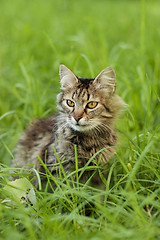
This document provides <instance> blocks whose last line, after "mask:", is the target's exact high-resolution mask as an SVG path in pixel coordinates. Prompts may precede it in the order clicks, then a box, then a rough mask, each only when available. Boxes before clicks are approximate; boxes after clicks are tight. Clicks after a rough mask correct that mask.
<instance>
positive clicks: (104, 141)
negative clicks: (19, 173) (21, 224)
mask: <svg viewBox="0 0 160 240" xmlns="http://www.w3.org/2000/svg"><path fill="white" fill-rule="evenodd" d="M60 79H61V92H60V93H59V94H58V95H57V108H58V113H57V114H56V115H53V116H52V117H49V118H46V119H36V120H35V121H33V122H32V123H31V124H30V126H29V128H28V129H27V130H26V131H25V133H24V134H23V135H22V137H21V138H20V141H19V144H18V146H17V148H16V153H15V161H14V163H13V165H12V167H20V168H21V167H25V168H35V169H36V170H37V171H40V172H45V170H44V167H43V166H42V165H43V164H41V163H40V161H39V159H38V157H37V156H39V157H40V158H41V159H42V160H43V162H45V164H46V166H47V167H48V169H49V170H50V171H51V172H52V174H53V175H54V174H56V173H57V169H58V168H59V166H60V165H59V164H58V161H57V160H56V159H57V156H58V158H59V159H60V160H61V162H62V166H63V168H64V170H65V172H66V173H69V172H72V171H74V170H75V145H76V147H77V155H78V167H79V168H80V167H83V166H85V164H86V163H87V162H88V161H89V160H90V159H91V157H93V155H95V157H94V161H97V162H98V161H100V163H105V162H107V161H109V159H110V158H111V157H112V155H113V154H114V152H115V149H116V145H117V134H116V131H115V128H114V122H115V119H116V118H117V116H118V115H119V113H120V111H121V108H122V107H123V106H124V102H123V100H122V99H121V98H120V96H118V95H117V94H116V75H115V72H114V70H113V68H111V67H107V68H105V69H104V70H103V71H101V72H100V73H99V75H98V76H97V77H96V78H81V77H77V76H76V75H75V74H74V73H73V72H72V71H71V70H69V69H68V68H67V67H66V66H65V65H60ZM53 148H55V149H56V152H55V151H54V150H53ZM98 151H99V153H97V152H98ZM96 153H97V155H96ZM56 155H57V156H56ZM94 161H91V162H90V165H92V164H93V165H94Z"/></svg>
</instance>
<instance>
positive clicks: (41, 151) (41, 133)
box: [13, 115, 56, 170]
mask: <svg viewBox="0 0 160 240" xmlns="http://www.w3.org/2000/svg"><path fill="white" fill-rule="evenodd" d="M55 132H56V115H55V116H52V117H50V118H39V119H36V120H34V121H33V122H32V123H31V124H30V126H29V127H28V128H27V130H26V131H25V132H24V134H23V135H22V137H21V138H20V140H19V144H18V146H17V148H16V150H15V161H14V163H13V166H18V167H23V166H25V165H30V164H32V165H33V167H36V168H38V170H39V167H38V166H39V162H38V159H37V156H39V157H40V158H42V159H44V157H45V151H46V149H47V147H48V146H49V145H50V144H51V143H52V142H54V138H55ZM29 168H30V167H29Z"/></svg>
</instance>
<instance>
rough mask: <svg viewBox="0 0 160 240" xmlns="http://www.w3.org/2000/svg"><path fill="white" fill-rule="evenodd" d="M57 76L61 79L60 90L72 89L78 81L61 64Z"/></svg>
mask: <svg viewBox="0 0 160 240" xmlns="http://www.w3.org/2000/svg"><path fill="white" fill-rule="evenodd" d="M59 75H60V79H61V89H62V90H67V89H70V88H73V87H74V86H75V85H76V84H77V83H78V79H77V78H76V76H75V75H74V73H73V72H72V71H71V70H70V69H68V68H67V67H66V66H65V65H63V64H61V65H60V67H59Z"/></svg>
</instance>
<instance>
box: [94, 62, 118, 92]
mask: <svg viewBox="0 0 160 240" xmlns="http://www.w3.org/2000/svg"><path fill="white" fill-rule="evenodd" d="M94 83H95V84H96V88H97V89H106V90H107V91H108V92H109V94H110V95H113V94H114V92H115V90H116V74H115V72H114V69H113V68H112V67H107V68H105V69H104V70H103V71H101V72H100V74H99V75H98V76H97V77H96V78H95V80H94Z"/></svg>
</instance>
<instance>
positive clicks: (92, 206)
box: [0, 0, 160, 240]
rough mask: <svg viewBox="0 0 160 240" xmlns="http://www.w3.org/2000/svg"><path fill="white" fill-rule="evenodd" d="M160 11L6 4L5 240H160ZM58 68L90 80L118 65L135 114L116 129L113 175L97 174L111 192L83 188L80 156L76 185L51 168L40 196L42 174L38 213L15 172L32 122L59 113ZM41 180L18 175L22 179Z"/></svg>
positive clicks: (1, 141)
mask: <svg viewBox="0 0 160 240" xmlns="http://www.w3.org/2000/svg"><path fill="white" fill-rule="evenodd" d="M159 11H160V6H159V1H156V0H153V1H147V0H141V1H125V0H123V1H103V0H100V1H95V0H92V1H91V0H88V1H84V0H82V1H79V2H78V1H72V0H68V1H66V0H59V1H51V0H47V1H42V0H35V1H32V2H30V1H29V2H25V1H20V0H15V1H14V2H13V3H10V1H4V0H2V1H1V13H2V14H1V15H0V29H1V32H0V55H1V57H0V156H1V159H0V162H1V167H0V184H1V189H0V191H1V195H0V238H1V239H13V238H16V239H65V240H66V239H71V238H72V239H93V240H95V239H109V240H110V239H111V240H112V239H136V240H137V239H145V240H149V239H151V240H153V239H159V236H160V230H159V229H160V199H159V197H160V190H159V189H160V152H159V148H160V144H159V139H160V131H159V127H160V122H159V119H160V104H159V101H160V81H159V80H160V79H159V66H160V57H159V39H160V31H159V21H160V17H159ZM60 63H64V64H66V65H67V66H68V67H69V68H71V69H72V70H73V71H74V72H75V73H76V74H77V75H81V76H82V77H83V76H85V77H94V76H96V75H97V74H98V73H99V72H100V71H101V70H102V69H103V68H105V67H107V66H108V65H111V66H113V67H114V68H115V70H116V75H117V91H118V93H119V95H120V96H122V98H123V99H124V101H125V102H126V103H127V104H128V108H127V110H126V111H125V113H124V114H123V116H122V117H121V119H120V120H119V121H118V122H117V124H116V128H117V131H118V133H119V141H120V143H119V146H118V148H117V152H116V154H115V155H114V157H113V158H112V159H111V161H110V162H109V163H108V166H107V170H106V173H105V176H107V177H106V178H105V177H104V175H103V174H104V172H103V171H104V170H103V169H102V168H101V167H100V166H96V167H95V169H94V172H98V173H99V175H100V177H101V179H102V181H103V183H104V188H103V189H100V188H95V187H93V186H89V185H88V182H87V183H85V184H82V183H80V182H79V176H80V175H81V173H83V171H87V170H89V169H88V166H86V167H85V168H84V169H79V168H78V156H77V155H76V154H75V155H76V156H75V159H76V166H75V169H76V171H75V175H76V178H75V180H74V181H73V180H71V179H72V176H71V175H70V176H68V175H65V173H64V171H63V168H62V166H61V174H60V177H59V178H58V177H57V178H53V176H51V175H50V173H49V172H48V171H47V169H46V173H45V174H46V177H47V185H46V188H44V189H43V191H42V190H41V180H40V177H39V173H38V172H36V176H37V177H38V182H39V188H38V190H37V189H34V191H33V192H35V195H33V196H34V200H35V201H36V205H33V204H31V201H30V198H29V199H28V196H29V195H28V194H29V193H28V192H27V191H28V187H27V188H26V193H25V194H24V192H23V195H24V196H23V197H22V198H20V197H17V198H16V196H15V195H14V194H13V189H15V192H16V191H18V189H17V188H19V187H20V186H15V185H14V186H12V188H11V187H10V188H7V187H9V186H8V185H9V180H10V176H11V175H13V173H11V169H10V168H9V167H8V166H9V164H10V161H11V158H14V150H13V149H14V147H15V145H16V143H17V141H18V139H19V136H20V135H21V133H22V131H23V129H24V128H25V127H26V126H27V124H28V123H29V122H30V121H31V120H32V119H33V118H36V117H46V116H50V115H51V114H53V113H54V112H56V95H57V93H58V92H59V80H58V79H59V76H58V67H59V64H60ZM75 151H76V149H75ZM39 160H40V159H39ZM40 161H41V160H40ZM57 161H58V160H57ZM59 164H60V162H59ZM33 173H35V170H33V171H30V172H24V171H23V169H21V170H19V176H20V179H22V181H23V179H24V178H25V179H30V178H32V177H31V176H33ZM53 182H54V187H53V185H52V183H53ZM27 186H28V185H27ZM24 188H25V186H24ZM7 189H8V190H7ZM21 191H22V189H20V193H21ZM23 198H25V201H23ZM27 199H28V200H27Z"/></svg>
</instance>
